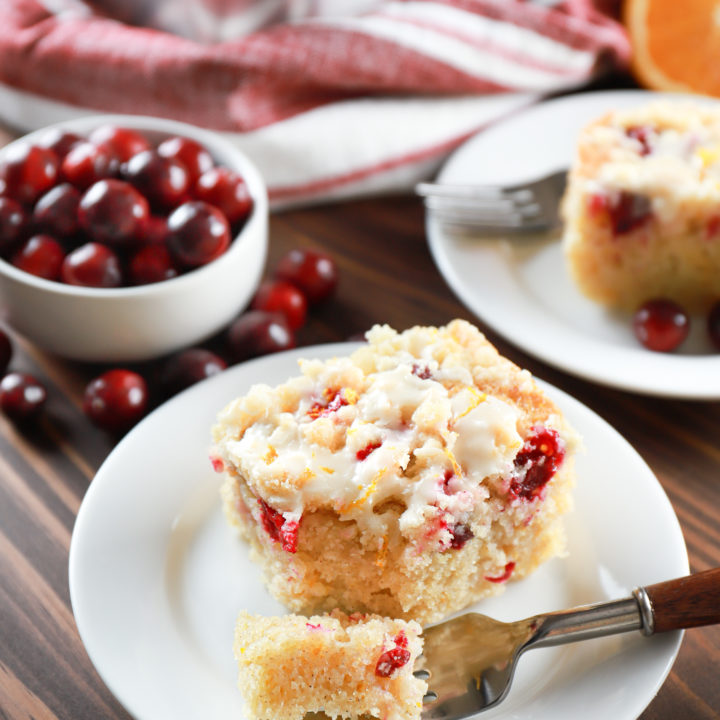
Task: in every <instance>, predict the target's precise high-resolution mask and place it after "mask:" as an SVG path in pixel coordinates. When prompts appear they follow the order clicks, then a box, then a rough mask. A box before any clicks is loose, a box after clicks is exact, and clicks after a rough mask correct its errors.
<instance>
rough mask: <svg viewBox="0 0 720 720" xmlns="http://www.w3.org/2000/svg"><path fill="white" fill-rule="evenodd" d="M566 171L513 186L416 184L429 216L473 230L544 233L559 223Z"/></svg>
mask: <svg viewBox="0 0 720 720" xmlns="http://www.w3.org/2000/svg"><path fill="white" fill-rule="evenodd" d="M566 177H567V170H559V171H557V172H554V173H551V174H549V175H546V176H544V177H541V178H538V179H536V180H531V181H528V182H523V183H518V184H515V185H470V184H467V185H466V184H451V183H429V182H424V183H419V184H418V185H417V186H416V187H415V192H416V193H417V194H418V195H420V196H421V197H423V198H424V201H425V207H426V208H428V210H429V211H430V214H431V215H432V217H434V218H436V219H437V220H439V221H440V222H442V223H443V224H445V225H451V226H456V227H459V228H468V229H472V230H476V231H480V232H482V231H497V230H502V231H503V232H507V233H531V232H545V231H547V230H551V229H552V228H554V227H556V226H557V225H559V223H560V219H559V214H558V209H559V206H560V200H561V198H562V196H563V192H564V191H565V182H566Z"/></svg>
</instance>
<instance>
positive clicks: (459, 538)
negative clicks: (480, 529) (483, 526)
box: [448, 523, 475, 550]
mask: <svg viewBox="0 0 720 720" xmlns="http://www.w3.org/2000/svg"><path fill="white" fill-rule="evenodd" d="M448 530H449V531H450V547H451V548H453V550H459V549H460V548H462V547H464V546H465V543H466V542H467V541H468V540H472V538H474V537H475V533H474V532H473V531H472V530H471V529H470V527H469V526H468V525H466V524H465V523H455V524H454V525H452V526H451V527H449V528H448Z"/></svg>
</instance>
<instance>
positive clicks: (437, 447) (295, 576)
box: [213, 320, 575, 623]
mask: <svg viewBox="0 0 720 720" xmlns="http://www.w3.org/2000/svg"><path fill="white" fill-rule="evenodd" d="M367 340H368V342H367V344H366V345H365V346H362V347H361V348H360V349H358V350H356V351H355V352H354V353H353V354H352V355H351V356H350V357H337V358H332V359H330V360H327V361H319V360H304V361H301V362H300V371H301V374H300V375H299V376H297V377H295V378H292V379H290V380H288V381H287V382H286V383H284V384H282V385H279V386H277V387H275V388H270V387H268V386H265V385H256V386H254V387H253V388H251V389H250V391H249V392H248V394H247V395H245V396H244V397H241V398H239V399H237V400H234V401H233V402H231V403H230V404H229V405H228V406H227V407H226V408H225V409H224V410H223V411H222V412H221V413H220V415H219V419H218V423H217V424H216V426H215V427H214V428H213V436H214V440H215V445H214V449H213V464H214V466H215V469H216V470H218V471H220V472H223V473H224V474H225V476H226V479H225V482H224V485H223V489H222V496H223V500H224V506H225V511H226V515H227V518H228V520H229V522H230V523H231V524H232V525H233V526H235V527H236V528H237V529H238V530H239V531H240V533H241V534H242V535H243V536H244V537H245V538H247V539H248V540H249V541H250V543H251V545H252V548H253V551H254V557H255V559H256V560H257V561H258V562H259V563H260V564H261V565H262V567H263V570H264V575H265V579H266V582H267V584H268V586H269V588H270V591H271V592H272V593H273V594H274V595H275V596H276V597H277V598H278V599H279V600H280V601H281V602H283V603H284V604H285V605H286V606H287V607H288V608H290V609H291V610H292V611H293V612H301V613H304V614H308V613H315V612H322V611H325V610H332V609H334V608H340V609H342V610H344V611H346V612H358V611H359V612H373V613H378V614H381V615H386V616H391V617H398V618H408V619H414V620H417V621H419V622H423V623H425V622H430V621H434V620H438V619H440V618H442V617H444V616H446V615H448V614H449V613H451V612H453V611H455V610H459V609H460V608H463V607H465V606H467V605H468V604H470V603H472V602H473V601H475V600H478V599H479V598H482V597H484V596H487V595H491V594H494V593H497V592H499V591H501V590H502V589H503V587H504V584H505V583H506V581H508V580H515V579H518V578H521V577H523V576H525V575H527V574H528V573H530V572H532V571H533V570H535V569H536V568H537V567H538V566H539V565H540V564H541V563H542V562H544V561H545V560H547V559H548V558H551V557H553V556H555V555H558V554H560V553H562V552H563V550H564V535H563V530H562V523H561V516H562V515H563V513H565V512H566V511H568V510H569V508H570V506H571V497H570V493H571V486H572V484H573V463H572V455H573V451H574V447H575V435H574V434H573V432H572V430H571V429H570V428H569V427H568V426H567V424H566V423H565V421H564V419H563V417H562V415H561V414H560V412H559V410H558V408H557V407H556V406H555V405H554V404H553V403H552V402H551V401H550V400H549V399H548V398H547V397H546V396H545V394H544V393H543V392H542V391H541V390H540V389H539V388H538V386H537V385H536V383H535V382H534V380H533V379H532V377H531V376H530V374H529V373H528V372H527V371H523V370H521V369H520V368H518V367H517V366H516V365H514V364H513V363H511V362H510V361H509V360H507V359H505V358H503V357H501V356H500V355H499V354H498V352H497V350H496V349H495V348H494V347H493V346H492V345H491V344H490V343H489V342H488V341H487V340H486V339H485V338H484V336H483V335H482V334H481V333H480V332H479V331H478V330H477V329H476V328H474V327H473V326H472V325H470V324H469V323H467V322H464V321H460V320H455V321H453V322H452V323H450V324H449V325H447V326H446V327H442V328H433V327H415V328H412V329H410V330H407V331H405V332H403V333H398V332H396V331H394V330H392V329H391V328H389V327H388V326H376V327H374V328H373V329H372V330H371V331H370V332H369V333H368V334H367Z"/></svg>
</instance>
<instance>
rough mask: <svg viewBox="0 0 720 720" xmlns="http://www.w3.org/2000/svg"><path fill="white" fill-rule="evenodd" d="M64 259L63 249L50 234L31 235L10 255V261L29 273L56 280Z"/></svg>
mask: <svg viewBox="0 0 720 720" xmlns="http://www.w3.org/2000/svg"><path fill="white" fill-rule="evenodd" d="M64 260H65V250H64V249H63V246H62V245H61V244H60V242H59V241H58V240H57V239H56V238H54V237H52V235H43V234H40V235H33V236H32V237H31V238H30V239H29V240H27V241H26V242H25V243H24V244H23V245H22V246H21V247H20V249H19V250H18V251H17V252H16V253H15V254H14V255H13V256H12V258H11V260H10V262H12V264H13V265H14V266H15V267H16V268H19V269H20V270H24V271H25V272H27V273H30V274H31V275H36V276H37V277H41V278H45V280H57V279H58V278H59V277H60V268H61V267H62V264H63V261H64Z"/></svg>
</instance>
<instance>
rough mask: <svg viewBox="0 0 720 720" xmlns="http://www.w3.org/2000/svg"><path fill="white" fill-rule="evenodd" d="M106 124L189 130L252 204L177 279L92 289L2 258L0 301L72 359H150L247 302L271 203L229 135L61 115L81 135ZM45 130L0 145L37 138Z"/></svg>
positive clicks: (43, 342) (153, 121) (178, 129)
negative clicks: (206, 256) (234, 230)
mask: <svg viewBox="0 0 720 720" xmlns="http://www.w3.org/2000/svg"><path fill="white" fill-rule="evenodd" d="M106 123H112V124H115V125H119V126H122V127H129V128H135V129H137V130H140V131H142V132H143V133H144V134H145V135H146V136H147V137H148V138H149V139H150V140H151V141H153V142H157V141H159V140H162V139H163V138H165V137H168V136H171V135H183V136H185V137H188V138H192V139H193V140H197V141H198V142H200V143H201V144H202V145H204V146H205V147H206V148H207V149H208V150H209V152H210V153H211V155H212V156H213V158H214V159H215V161H216V162H217V163H218V164H221V165H225V166H227V167H229V168H231V169H232V170H235V171H236V172H238V173H240V174H241V175H242V176H243V178H244V179H245V181H246V183H247V186H248V189H249V191H250V194H251V196H252V198H253V201H254V202H253V210H252V213H251V215H250V217H249V218H248V219H247V221H246V223H245V225H244V226H243V228H242V230H241V231H240V233H239V234H238V235H237V236H236V237H235V238H234V239H233V242H232V243H231V245H230V247H229V248H228V250H227V251H226V252H225V253H224V254H223V255H221V256H220V257H219V258H218V259H216V260H214V261H212V262H210V263H208V264H207V265H205V266H203V267H200V268H197V269H195V270H192V271H190V272H188V273H186V274H184V275H180V276H179V277H177V278H173V279H172V280H165V281H163V282H158V283H152V284H149V285H141V286H136V287H125V288H112V289H101V288H88V287H78V286H74V285H67V284H64V283H60V282H52V281H49V280H44V279H42V278H39V277H36V276H34V275H31V274H29V273H26V272H23V271H21V270H18V269H17V268H16V267H14V266H13V265H11V264H10V263H8V262H5V261H3V260H2V259H0V308H1V309H2V311H3V313H4V314H5V316H6V319H7V320H8V322H9V323H10V325H11V326H12V327H13V328H15V329H16V330H17V331H18V332H20V333H21V334H22V335H25V336H26V337H27V338H28V339H29V340H31V341H32V342H34V343H36V344H37V345H39V346H40V347H42V348H44V349H46V350H49V351H50V352H53V353H56V354H57V355H60V356H62V357H66V358H70V359H73V360H83V361H97V362H123V361H139V360H149V359H151V358H155V357H159V356H161V355H164V354H166V353H169V352H172V351H174V350H178V349H180V348H182V347H184V346H187V345H192V344H194V343H197V342H201V341H202V340H204V339H206V338H208V337H210V336H211V335H213V334H214V333H216V332H217V331H219V330H220V329H221V328H222V327H223V326H224V325H226V324H228V323H229V322H230V321H231V320H232V319H233V318H234V317H235V316H236V315H237V314H238V313H239V312H240V311H241V310H242V309H243V307H245V305H246V304H247V303H248V302H249V301H250V299H251V297H252V295H253V293H254V292H255V289H256V288H257V284H258V282H259V280H260V277H261V275H262V271H263V268H264V266H265V259H266V255H267V243H268V229H267V228H268V201H267V191H266V189H265V184H264V182H263V180H262V178H261V176H260V174H259V172H258V171H257V169H256V168H255V166H254V165H253V164H252V163H251V162H250V160H248V158H247V157H246V156H245V155H244V154H243V153H241V152H240V151H239V150H238V149H237V148H236V147H234V146H233V145H232V144H231V143H229V142H228V141H227V140H225V139H224V138H222V137H220V136H219V135H216V134H214V133H212V132H208V131H206V130H201V129H199V128H196V127H194V126H192V125H186V124H184V123H178V122H173V121H170V120H164V119H159V118H150V117H139V116H129V115H96V116H90V117H85V118H81V119H78V120H71V121H68V122H63V123H58V125H56V126H53V127H61V128H63V129H66V130H69V131H71V132H74V133H77V134H78V135H81V136H87V135H89V134H90V132H91V131H92V130H93V129H94V128H96V127H98V126H99V125H104V124H106ZM47 129H48V128H43V129H42V130H38V131H36V132H33V133H30V134H29V135H25V136H24V137H22V138H20V139H19V140H16V141H15V142H14V143H11V144H10V145H8V146H6V147H4V148H2V149H0V161H2V159H3V157H4V156H5V154H6V153H7V151H8V148H10V147H11V146H12V145H14V144H16V143H20V142H30V143H32V142H34V141H36V140H37V139H39V137H40V136H41V135H42V134H43V133H44V132H46V131H47Z"/></svg>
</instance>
